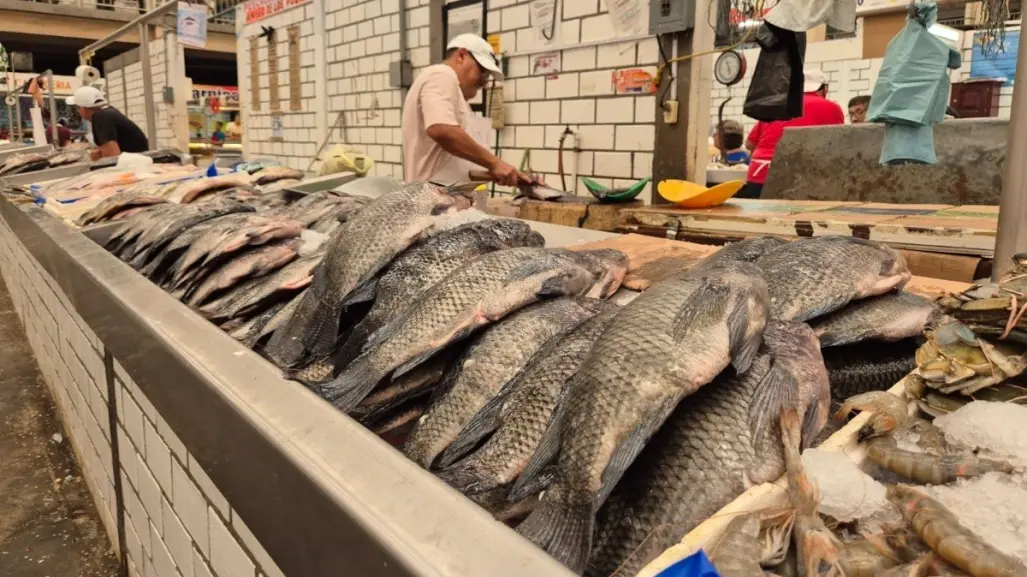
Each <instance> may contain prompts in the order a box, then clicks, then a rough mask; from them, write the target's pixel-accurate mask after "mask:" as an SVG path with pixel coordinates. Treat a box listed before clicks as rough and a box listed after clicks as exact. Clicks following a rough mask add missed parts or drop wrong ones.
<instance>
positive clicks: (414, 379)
mask: <svg viewBox="0 0 1027 577" xmlns="http://www.w3.org/2000/svg"><path fill="white" fill-rule="evenodd" d="M454 356H455V355H453V354H448V355H447V354H445V353H440V354H439V355H437V356H436V357H435V358H433V359H431V360H430V361H428V362H426V363H424V364H423V365H421V366H419V367H417V368H416V369H414V370H412V371H410V372H409V373H407V374H405V375H403V376H402V377H400V378H398V379H396V380H395V381H393V382H391V383H388V384H387V385H386V386H385V387H382V388H379V389H376V390H375V391H373V392H372V393H371V394H370V395H368V396H367V397H366V398H364V400H363V401H361V402H360V404H359V405H357V406H356V408H354V409H353V411H351V412H350V416H351V417H353V418H354V419H357V420H358V421H360V422H361V423H363V424H365V425H367V424H369V423H373V422H375V421H379V420H381V419H382V418H383V417H384V416H385V415H386V414H388V413H390V412H392V411H394V410H395V409H396V408H397V407H400V406H405V405H408V404H410V403H411V402H412V401H414V400H415V399H419V398H421V397H426V396H428V394H429V393H431V392H432V391H433V390H435V385H437V384H438V383H439V382H440V381H442V378H443V377H444V376H445V374H446V370H447V369H448V367H449V364H450V362H452V360H453V357H454ZM424 409H425V410H427V409H428V406H427V403H425V407H424Z"/></svg>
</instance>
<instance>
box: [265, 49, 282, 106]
mask: <svg viewBox="0 0 1027 577" xmlns="http://www.w3.org/2000/svg"><path fill="white" fill-rule="evenodd" d="M276 36H277V34H275V30H271V33H270V34H268V36H267V76H268V80H267V86H268V90H270V91H271V96H269V97H268V102H269V103H270V104H271V110H281V109H282V95H281V93H280V92H279V91H278V39H277V38H276Z"/></svg>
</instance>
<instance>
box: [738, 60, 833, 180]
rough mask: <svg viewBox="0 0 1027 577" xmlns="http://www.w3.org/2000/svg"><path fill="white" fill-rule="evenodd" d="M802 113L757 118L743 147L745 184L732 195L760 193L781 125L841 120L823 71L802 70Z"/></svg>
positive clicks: (810, 124)
mask: <svg viewBox="0 0 1027 577" xmlns="http://www.w3.org/2000/svg"><path fill="white" fill-rule="evenodd" d="M803 76H804V81H803V92H805V94H803V97H802V116H800V117H799V118H793V119H791V120H778V121H774V122H762V121H760V122H757V123H756V126H754V127H753V128H752V131H751V132H749V138H748V139H747V140H746V141H745V147H746V148H748V149H749V150H751V151H752V157H751V160H750V162H749V172H748V174H747V175H746V178H745V186H743V187H742V189H741V190H739V191H738V194H736V195H735V196H734V197H735V198H759V197H760V194H762V193H763V183H765V182H766V181H767V173H769V172H770V161H771V160H772V159H773V158H774V149H776V148H777V143H778V142H779V141H780V140H781V137H782V136H783V135H784V130H785V128H789V127H792V126H825V125H829V124H845V113H844V112H842V107H841V106H839V105H838V103H837V102H833V101H831V100H828V99H827V81H826V80H825V79H824V73H823V72H821V71H819V70H805V71H803Z"/></svg>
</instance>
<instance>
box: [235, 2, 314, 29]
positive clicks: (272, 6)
mask: <svg viewBox="0 0 1027 577" xmlns="http://www.w3.org/2000/svg"><path fill="white" fill-rule="evenodd" d="M310 2H311V0H249V1H248V2H246V4H245V5H244V6H243V12H244V13H245V14H246V23H247V24H253V23H254V22H259V21H261V20H263V19H265V18H268V17H271V16H274V15H275V14H281V13H282V12H285V11H286V10H288V9H290V8H295V7H297V6H302V5H304V4H309V3H310Z"/></svg>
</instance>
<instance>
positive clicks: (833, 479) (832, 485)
mask: <svg viewBox="0 0 1027 577" xmlns="http://www.w3.org/2000/svg"><path fill="white" fill-rule="evenodd" d="M802 465H803V468H805V470H806V473H807V474H808V475H809V476H810V477H812V478H813V480H814V481H815V482H816V484H817V487H818V488H819V489H820V497H821V498H820V512H821V513H823V514H824V515H830V516H831V517H834V518H835V519H838V520H839V521H853V520H857V519H864V518H867V517H870V516H872V515H874V514H875V513H879V512H881V511H883V510H888V509H889V508H891V505H890V503H889V501H888V498H887V496H886V495H885V492H886V491H885V488H884V485H882V484H881V483H878V482H877V481H875V480H874V479H872V478H871V477H870V476H869V475H867V474H866V473H864V472H863V471H861V470H859V467H857V466H856V464H855V463H853V462H852V459H850V458H849V457H848V456H847V455H846V454H845V453H841V452H839V451H825V450H821V449H807V450H806V451H805V452H803V454H802Z"/></svg>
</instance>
